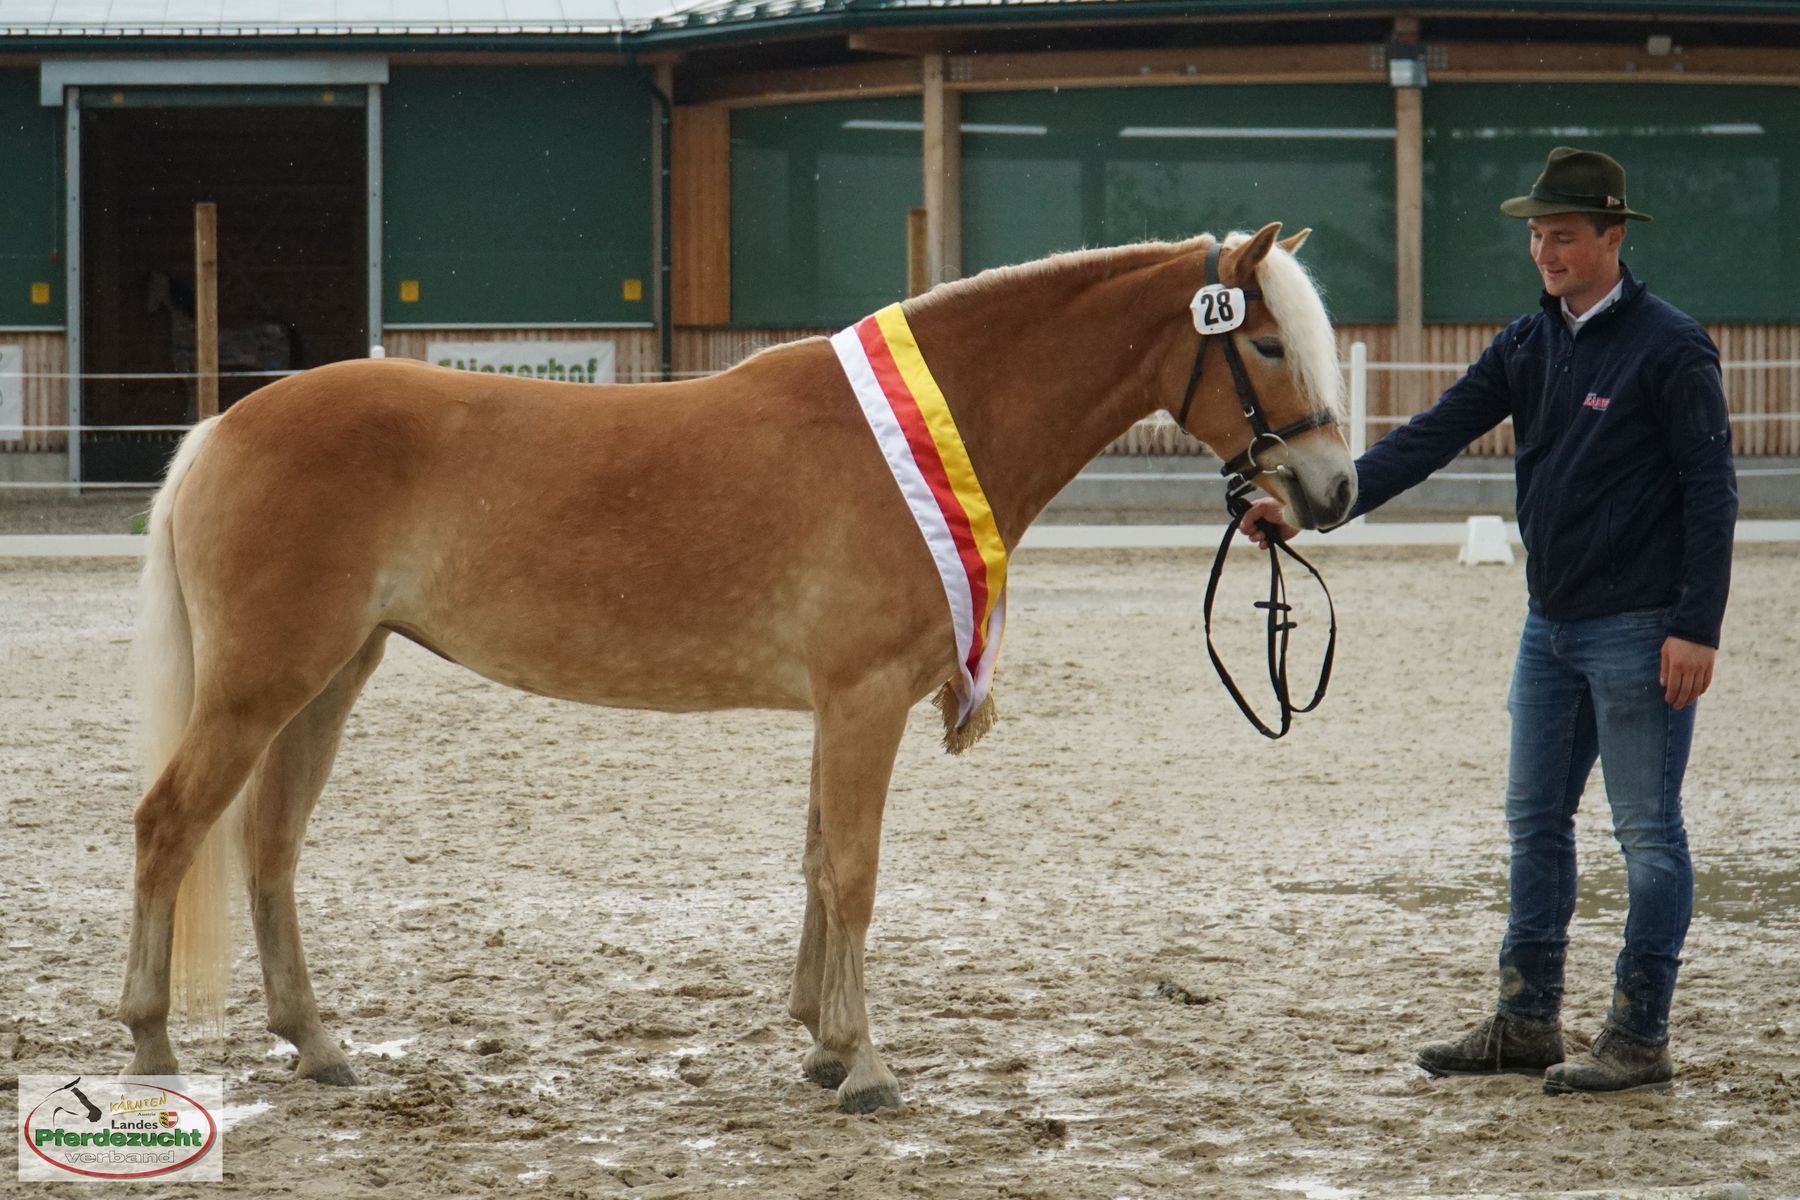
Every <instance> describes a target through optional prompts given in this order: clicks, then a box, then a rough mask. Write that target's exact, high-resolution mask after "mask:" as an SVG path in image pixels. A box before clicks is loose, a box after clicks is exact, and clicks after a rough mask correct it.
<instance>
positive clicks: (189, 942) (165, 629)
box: [134, 417, 242, 1029]
mask: <svg viewBox="0 0 1800 1200" xmlns="http://www.w3.org/2000/svg"><path fill="white" fill-rule="evenodd" d="M217 419H218V418H216V417H215V418H212V419H210V420H206V421H202V422H201V423H200V424H199V425H197V426H195V427H194V429H193V431H192V432H191V433H189V434H188V435H187V437H186V438H185V439H183V440H182V443H181V448H180V449H179V450H178V451H176V454H175V458H174V461H173V462H171V463H170V464H169V471H168V474H167V476H166V477H165V478H164V480H163V485H162V488H161V490H160V491H158V492H157V493H156V500H155V502H154V503H153V504H152V505H151V506H150V548H149V553H148V554H147V555H146V556H145V559H144V573H143V575H142V577H141V578H140V579H139V580H138V623H137V641H136V644H135V655H134V657H135V659H136V662H135V666H136V669H137V694H138V705H139V710H140V714H141V719H142V724H141V731H142V732H141V736H142V743H143V744H142V760H143V767H144V788H145V790H146V791H148V790H149V789H150V788H151V787H153V786H154V785H155V783H156V781H157V779H158V778H159V777H160V776H161V775H162V773H163V770H164V768H166V767H167V766H168V765H169V760H170V759H172V758H173V757H174V756H175V749H176V747H177V746H178V745H180V743H181V738H182V735H183V734H184V733H185V732H186V730H187V724H188V716H189V714H190V713H191V711H192V710H193V706H194V639H193V631H192V629H191V628H190V627H189V625H188V612H187V604H186V601H185V600H184V599H183V597H182V593H181V579H180V576H179V574H178V572H177V571H176V567H175V531H174V528H173V526H172V523H171V519H170V518H171V513H172V510H173V509H174V507H175V495H176V493H177V492H178V491H179V490H180V488H181V480H182V477H183V476H185V475H186V474H187V472H188V468H190V467H191V466H193V464H194V460H195V459H197V458H198V457H199V456H200V451H201V449H202V447H204V446H205V444H206V440H207V438H208V437H209V436H210V435H211V433H212V431H213V425H214V423H215V422H216V421H217ZM240 799H241V797H240ZM241 808H242V805H241V804H240V803H237V802H233V804H232V806H231V808H230V809H229V810H227V812H226V813H225V814H224V815H223V816H221V817H220V818H219V819H218V820H217V821H215V822H214V823H213V827H212V828H211V829H210V830H208V831H207V834H206V840H205V842H203V843H202V844H201V847H200V850H199V852H198V853H197V854H196V855H195V856H194V862H193V864H192V865H191V866H190V867H189V868H188V872H187V874H186V875H185V876H184V877H183V878H182V881H181V890H180V891H179V892H178V893H177V895H176V899H175V925H174V929H175V945H174V952H173V955H172V958H171V963H170V975H171V987H172V990H173V992H174V994H175V995H176V996H178V997H179V1000H180V1003H181V1005H182V1007H183V1008H184V1009H185V1010H186V1012H187V1015H188V1017H189V1019H190V1020H192V1019H195V1018H196V1017H198V1018H202V1019H210V1020H211V1022H212V1024H213V1026H214V1028H215V1029H223V1027H224V1024H225V993H226V990H227V988H228V987H229V986H230V982H231V923H230V920H229V916H230V913H229V910H228V908H227V900H228V894H229V892H230V890H231V888H232V887H233V886H234V885H235V881H236V879H237V876H238V869H239V864H238V842H239V823H240V821H241V817H240V815H239V810H240V809H241Z"/></svg>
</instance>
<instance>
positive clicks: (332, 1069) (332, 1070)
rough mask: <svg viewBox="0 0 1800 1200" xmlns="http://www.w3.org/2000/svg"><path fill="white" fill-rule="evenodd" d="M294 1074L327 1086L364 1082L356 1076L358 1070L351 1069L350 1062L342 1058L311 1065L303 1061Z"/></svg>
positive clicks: (346, 1085) (355, 1084)
mask: <svg viewBox="0 0 1800 1200" xmlns="http://www.w3.org/2000/svg"><path fill="white" fill-rule="evenodd" d="M294 1074H295V1075H297V1076H298V1077H299V1078H301V1079H310V1080H312V1081H313V1082H314V1083H322V1084H324V1085H325V1086H327V1087H356V1086H358V1085H359V1084H361V1083H362V1080H360V1079H358V1078H357V1077H356V1072H355V1071H352V1070H351V1069H350V1064H349V1063H347V1062H345V1061H343V1060H342V1059H339V1060H337V1061H335V1062H323V1063H317V1064H311V1065H309V1064H305V1063H302V1064H301V1065H299V1066H298V1067H296V1068H295V1069H294Z"/></svg>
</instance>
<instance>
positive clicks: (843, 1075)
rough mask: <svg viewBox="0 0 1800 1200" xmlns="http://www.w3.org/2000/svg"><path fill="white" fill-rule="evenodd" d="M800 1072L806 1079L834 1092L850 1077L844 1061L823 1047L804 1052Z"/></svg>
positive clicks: (815, 1047)
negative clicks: (804, 1055)
mask: <svg viewBox="0 0 1800 1200" xmlns="http://www.w3.org/2000/svg"><path fill="white" fill-rule="evenodd" d="M800 1070H801V1072H802V1073H803V1074H804V1075H805V1076H806V1077H807V1078H808V1079H810V1080H812V1081H813V1082H814V1083H816V1084H818V1085H819V1086H820V1087H822V1088H825V1089H827V1090H835V1089H836V1088H837V1086H838V1085H839V1084H841V1083H843V1082H844V1080H845V1079H847V1078H849V1076H850V1068H848V1067H846V1066H845V1065H844V1060H843V1059H841V1058H839V1057H838V1056H837V1055H835V1054H833V1053H832V1052H831V1051H829V1050H827V1049H825V1048H824V1047H823V1046H814V1047H813V1048H812V1049H811V1050H808V1051H807V1052H806V1057H805V1058H804V1059H802V1060H801V1063H800Z"/></svg>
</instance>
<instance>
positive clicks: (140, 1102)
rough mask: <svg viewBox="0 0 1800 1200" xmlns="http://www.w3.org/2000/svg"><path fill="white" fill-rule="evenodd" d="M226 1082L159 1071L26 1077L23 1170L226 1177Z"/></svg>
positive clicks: (26, 1176) (55, 1174)
mask: <svg viewBox="0 0 1800 1200" xmlns="http://www.w3.org/2000/svg"><path fill="white" fill-rule="evenodd" d="M223 1090H224V1089H223V1084H222V1082H221V1081H220V1080H219V1079H217V1078H203V1077H198V1076H194V1077H178V1076H160V1075H89V1076H76V1077H75V1078H74V1079H69V1078H66V1077H64V1076H49V1075H22V1076H20V1077H19V1178H20V1179H21V1180H22V1181H33V1182H34V1181H43V1180H51V1179H68V1178H70V1177H71V1176H73V1177H76V1178H84V1179H140V1180H141V1179H181V1180H215V1181H216V1180H220V1179H223V1178H224V1173H223V1170H222V1164H221V1161H220V1160H221V1152H220V1146H219V1123H218V1120H217V1118H216V1117H215V1115H214V1114H215V1113H216V1112H217V1110H218V1109H219V1107H220V1101H221V1096H222V1093H223Z"/></svg>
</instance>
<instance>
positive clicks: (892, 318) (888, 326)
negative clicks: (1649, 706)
mask: <svg viewBox="0 0 1800 1200" xmlns="http://www.w3.org/2000/svg"><path fill="white" fill-rule="evenodd" d="M875 323H876V324H877V325H879V326H880V327H881V334H882V337H884V338H885V339H887V344H888V350H889V352H890V353H892V354H893V356H894V365H895V366H897V367H899V368H900V375H901V377H902V378H903V379H905V380H906V386H907V388H908V389H909V390H910V391H911V392H912V394H913V399H914V401H916V402H917V403H918V406H919V412H920V413H922V414H923V415H924V417H925V425H926V428H927V429H929V430H930V431H931V440H932V442H933V443H935V444H936V446H937V450H938V457H939V458H941V459H942V460H943V463H944V473H945V474H946V475H947V476H948V477H949V480H950V486H951V487H952V488H953V489H955V491H956V498H957V499H958V500H960V501H961V502H962V506H963V511H964V512H965V513H967V514H968V518H969V531H970V533H972V534H973V535H974V537H975V548H976V550H977V551H979V552H980V554H981V560H982V562H984V563H985V564H987V576H988V588H987V607H986V609H985V611H983V612H982V614H981V632H982V636H983V637H986V636H987V627H988V616H989V615H990V614H991V613H992V612H993V611H994V605H995V604H996V603H997V602H998V601H999V598H1000V593H1001V592H1002V591H1004V590H1005V588H1006V543H1005V542H1003V541H1001V540H1000V527H999V526H998V525H996V524H995V523H994V510H993V509H992V508H990V507H988V500H987V494H986V493H985V492H983V491H982V490H981V483H980V481H979V480H977V479H976V478H975V465H974V464H973V463H971V462H970V461H969V451H968V449H967V447H965V446H964V445H963V440H962V435H961V434H960V433H958V432H957V429H956V419H955V418H954V417H952V416H951V415H950V406H949V405H948V404H947V403H945V401H944V393H943V392H941V391H939V390H938V385H937V380H935V379H933V378H932V377H931V371H930V370H929V369H928V368H927V367H926V366H925V356H924V355H923V354H921V353H920V352H919V344H918V342H916V341H914V340H913V332H912V326H910V325H908V324H907V323H906V314H905V313H904V312H902V311H901V309H900V306H899V305H898V304H890V305H888V306H887V307H886V308H884V309H882V310H881V311H880V312H878V313H876V314H875Z"/></svg>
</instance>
